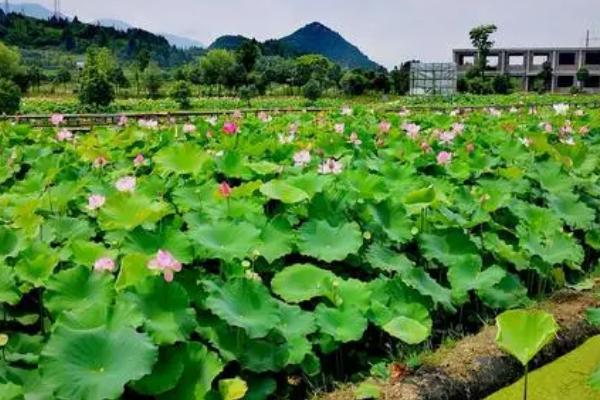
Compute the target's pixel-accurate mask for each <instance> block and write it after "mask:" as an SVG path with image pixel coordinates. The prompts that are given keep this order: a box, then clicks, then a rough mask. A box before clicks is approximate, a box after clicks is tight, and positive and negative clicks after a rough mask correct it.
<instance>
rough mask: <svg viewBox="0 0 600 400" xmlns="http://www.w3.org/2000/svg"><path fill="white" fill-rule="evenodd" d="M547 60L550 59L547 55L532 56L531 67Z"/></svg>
mask: <svg viewBox="0 0 600 400" xmlns="http://www.w3.org/2000/svg"><path fill="white" fill-rule="evenodd" d="M549 59H550V56H549V55H548V54H534V55H533V65H542V64H544V63H545V62H546V61H548V60H549Z"/></svg>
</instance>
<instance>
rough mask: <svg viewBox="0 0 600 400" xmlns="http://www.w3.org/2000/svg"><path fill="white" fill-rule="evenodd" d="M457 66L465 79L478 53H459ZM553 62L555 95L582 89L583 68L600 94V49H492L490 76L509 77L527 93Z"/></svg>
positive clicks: (587, 85) (589, 87) (591, 88)
mask: <svg viewBox="0 0 600 400" xmlns="http://www.w3.org/2000/svg"><path fill="white" fill-rule="evenodd" d="M453 53H454V62H455V63H456V65H457V67H458V73H459V76H461V75H464V74H465V73H466V72H467V71H468V70H469V68H470V67H472V66H473V65H474V64H475V59H476V57H477V50H473V49H455V50H454V51H453ZM546 61H548V62H550V65H552V70H553V77H552V91H553V92H568V91H569V90H570V89H571V87H573V86H577V85H579V82H577V78H576V74H577V71H578V70H579V69H580V68H586V69H587V70H588V71H589V72H590V79H589V80H588V81H587V82H585V85H584V89H585V90H586V91H588V92H600V47H593V48H592V47H590V48H584V47H560V48H558V47H548V48H545V47H544V48H541V47H540V48H506V49H492V50H491V51H490V54H489V56H488V71H487V72H486V74H488V75H490V76H494V75H498V74H508V75H509V76H511V77H513V78H514V79H515V80H517V81H520V83H521V85H522V88H523V89H524V90H526V91H529V90H533V82H534V79H535V77H536V76H537V74H539V73H540V71H541V70H542V65H543V64H544V63H545V62H546Z"/></svg>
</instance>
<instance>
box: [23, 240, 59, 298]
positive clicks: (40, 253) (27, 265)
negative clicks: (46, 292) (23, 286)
mask: <svg viewBox="0 0 600 400" xmlns="http://www.w3.org/2000/svg"><path fill="white" fill-rule="evenodd" d="M58 261H59V257H58V254H56V251H54V250H53V249H51V248H50V247H49V246H48V245H47V244H44V243H40V242H37V243H34V244H32V245H31V246H30V247H28V248H27V249H25V250H24V251H23V252H21V254H20V255H19V261H18V262H17V264H16V266H15V272H16V274H17V278H19V279H20V280H22V281H25V282H29V283H31V284H33V285H34V286H35V287H41V286H44V285H45V283H46V282H47V280H48V278H50V276H51V275H52V271H54V267H56V265H57V264H58Z"/></svg>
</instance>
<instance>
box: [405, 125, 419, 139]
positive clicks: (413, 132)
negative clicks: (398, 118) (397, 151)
mask: <svg viewBox="0 0 600 400" xmlns="http://www.w3.org/2000/svg"><path fill="white" fill-rule="evenodd" d="M402 129H404V130H405V131H406V135H407V136H408V137H409V138H411V139H413V140H414V139H416V138H417V137H418V136H419V132H420V131H421V127H420V126H419V125H417V124H412V123H410V124H407V123H405V124H404V125H402Z"/></svg>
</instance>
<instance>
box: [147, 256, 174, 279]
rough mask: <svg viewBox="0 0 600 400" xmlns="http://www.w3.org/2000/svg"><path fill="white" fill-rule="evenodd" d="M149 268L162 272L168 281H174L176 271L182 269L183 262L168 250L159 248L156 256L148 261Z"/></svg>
mask: <svg viewBox="0 0 600 400" xmlns="http://www.w3.org/2000/svg"><path fill="white" fill-rule="evenodd" d="M148 268H149V269H151V270H159V271H160V272H162V274H163V277H164V279H165V281H166V282H172V281H173V275H174V272H179V271H181V263H180V262H179V261H177V260H176V259H175V257H173V255H172V254H171V253H169V252H168V251H166V250H158V253H156V257H154V258H153V259H151V260H150V261H149V262H148Z"/></svg>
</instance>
